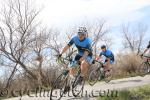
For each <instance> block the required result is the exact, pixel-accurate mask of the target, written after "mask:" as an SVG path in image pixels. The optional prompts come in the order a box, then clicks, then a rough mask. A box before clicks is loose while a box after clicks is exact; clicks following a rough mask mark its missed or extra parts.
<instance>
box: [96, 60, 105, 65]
mask: <svg viewBox="0 0 150 100" xmlns="http://www.w3.org/2000/svg"><path fill="white" fill-rule="evenodd" d="M94 62H98V63H100V64H101V65H103V63H102V62H100V61H98V60H94Z"/></svg>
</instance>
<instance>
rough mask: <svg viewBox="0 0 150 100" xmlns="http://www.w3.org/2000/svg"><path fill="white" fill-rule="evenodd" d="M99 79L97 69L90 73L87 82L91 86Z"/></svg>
mask: <svg viewBox="0 0 150 100" xmlns="http://www.w3.org/2000/svg"><path fill="white" fill-rule="evenodd" d="M99 78H100V70H99V68H98V69H96V70H93V71H91V73H90V75H89V78H88V82H89V84H90V85H91V86H93V85H94V84H95V83H96V82H97V81H98V79H99Z"/></svg>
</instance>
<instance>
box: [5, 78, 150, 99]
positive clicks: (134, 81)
mask: <svg viewBox="0 0 150 100" xmlns="http://www.w3.org/2000/svg"><path fill="white" fill-rule="evenodd" d="M146 84H150V75H147V76H145V77H140V76H137V77H131V78H124V79H118V80H112V81H111V82H110V83H105V82H98V83H96V84H95V85H94V86H90V85H85V88H84V92H83V95H82V97H79V98H74V97H73V96H72V95H71V93H69V94H67V95H65V96H66V97H63V98H62V100H73V99H74V100H95V98H94V97H93V96H95V97H96V96H99V95H100V96H110V95H112V93H113V95H114V96H115V95H116V93H117V90H119V89H128V88H133V87H138V86H142V85H146ZM31 96H32V97H29V96H23V97H16V98H10V99H6V100H49V95H48V93H46V92H45V94H43V93H41V94H37V95H35V94H32V95H31ZM44 96H45V97H44Z"/></svg>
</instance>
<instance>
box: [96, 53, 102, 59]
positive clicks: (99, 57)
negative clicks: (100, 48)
mask: <svg viewBox="0 0 150 100" xmlns="http://www.w3.org/2000/svg"><path fill="white" fill-rule="evenodd" d="M101 56H102V52H101V53H100V54H99V56H98V57H97V58H96V60H99V59H101Z"/></svg>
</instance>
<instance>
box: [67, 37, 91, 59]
mask: <svg viewBox="0 0 150 100" xmlns="http://www.w3.org/2000/svg"><path fill="white" fill-rule="evenodd" d="M91 43H92V41H91V39H90V38H85V39H84V40H82V41H81V40H80V39H79V37H78V36H74V37H73V38H72V39H71V40H70V42H69V43H68V45H69V46H71V45H73V44H75V46H76V47H77V49H78V54H79V55H80V56H83V54H84V51H88V52H89V56H92V47H91Z"/></svg>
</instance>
